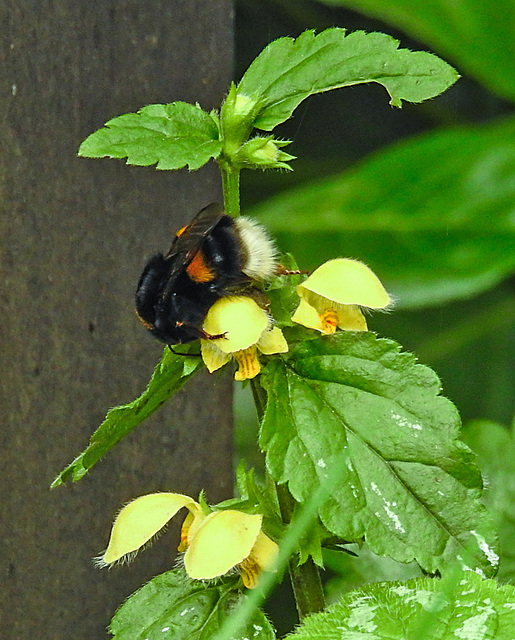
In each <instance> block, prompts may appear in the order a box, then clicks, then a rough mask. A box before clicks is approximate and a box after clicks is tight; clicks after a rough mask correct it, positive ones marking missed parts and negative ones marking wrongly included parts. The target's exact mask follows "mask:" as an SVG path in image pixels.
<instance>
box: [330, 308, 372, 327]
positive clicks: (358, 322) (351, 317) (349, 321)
mask: <svg viewBox="0 0 515 640" xmlns="http://www.w3.org/2000/svg"><path fill="white" fill-rule="evenodd" d="M336 312H337V314H338V326H339V327H340V329H344V330H345V331H367V330H368V327H367V321H366V320H365V316H364V315H363V313H362V312H361V309H360V308H359V307H357V306H356V305H354V304H345V305H341V306H338V307H337V309H336Z"/></svg>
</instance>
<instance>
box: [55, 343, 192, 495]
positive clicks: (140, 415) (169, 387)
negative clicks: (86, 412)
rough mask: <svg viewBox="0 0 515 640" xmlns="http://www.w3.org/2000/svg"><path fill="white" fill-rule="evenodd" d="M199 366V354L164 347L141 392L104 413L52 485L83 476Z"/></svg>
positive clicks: (172, 393) (181, 385) (176, 389)
mask: <svg viewBox="0 0 515 640" xmlns="http://www.w3.org/2000/svg"><path fill="white" fill-rule="evenodd" d="M201 366H202V361H201V359H200V358H193V357H190V358H188V357H185V356H179V355H176V354H173V353H172V352H171V351H170V350H169V349H165V351H164V353H163V358H162V360H161V362H160V363H159V364H158V365H157V367H156V368H155V370H154V373H153V375H152V378H151V379H150V382H149V384H148V387H147V389H146V390H145V391H144V392H143V394H142V395H141V396H140V397H139V398H137V399H136V400H134V401H133V402H130V403H129V404H126V405H123V406H121V407H115V408H114V409H111V410H110V411H109V412H108V413H107V416H106V418H105V420H104V422H102V424H101V425H100V426H99V427H98V429H97V430H96V431H95V433H94V434H93V435H92V436H91V440H90V442H89V445H88V447H87V448H86V449H85V450H84V451H83V452H82V453H81V454H80V455H79V456H78V457H77V458H75V460H74V461H73V462H72V463H71V464H69V465H68V466H67V467H65V469H63V470H62V471H61V473H60V474H59V475H58V476H57V478H56V479H55V480H54V481H53V483H52V485H51V486H52V488H53V487H57V486H59V485H61V484H63V483H64V482H66V481H67V480H69V479H71V480H73V481H74V482H76V481H77V480H80V479H81V478H83V477H84V476H85V475H86V473H87V472H88V471H89V470H90V469H91V467H93V465H95V464H96V463H97V462H98V461H99V460H100V458H102V456H103V455H105V454H106V453H107V452H108V451H109V450H110V449H112V448H113V447H114V446H115V445H116V444H117V443H118V442H120V440H122V438H124V437H125V436H126V435H127V434H129V433H130V432H131V431H132V430H133V429H134V427H137V426H138V425H139V424H141V423H142V422H143V421H144V420H146V419H147V418H148V417H149V416H150V415H151V414H152V413H154V411H156V410H157V409H159V407H160V406H161V405H162V404H164V403H165V402H166V401H167V400H168V399H169V398H170V397H171V396H172V395H174V394H175V393H177V391H179V389H181V388H182V387H183V386H184V384H185V383H186V382H187V381H188V380H189V379H190V378H191V376H192V375H194V374H195V373H197V371H199V370H200V368H201Z"/></svg>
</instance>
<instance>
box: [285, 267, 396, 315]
mask: <svg viewBox="0 0 515 640" xmlns="http://www.w3.org/2000/svg"><path fill="white" fill-rule="evenodd" d="M297 291H298V293H299V295H300V296H301V298H304V299H305V300H306V302H308V303H309V304H311V306H313V307H315V308H316V309H317V310H318V309H320V308H321V307H322V308H327V307H330V306H331V305H330V303H331V302H336V303H338V304H354V305H359V306H362V307H370V308H371V309H384V308H385V307H387V306H388V305H389V304H390V303H391V299H390V296H389V295H388V294H387V292H386V291H385V289H384V287H383V285H382V284H381V281H380V280H379V278H378V277H377V276H376V274H375V273H374V272H373V271H372V270H371V269H369V267H367V266H366V265H365V264H363V263H362V262H358V261H357V260H350V259H348V258H337V259H336V260H329V262H326V263H324V264H323V265H321V266H320V267H318V269H316V270H315V271H314V272H313V273H312V274H311V275H310V276H309V278H307V279H306V280H305V281H304V282H303V283H302V284H300V285H299V286H298V287H297Z"/></svg>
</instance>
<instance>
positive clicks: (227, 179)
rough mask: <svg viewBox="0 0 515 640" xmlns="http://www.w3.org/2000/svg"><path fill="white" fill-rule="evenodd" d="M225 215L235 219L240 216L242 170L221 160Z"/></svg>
mask: <svg viewBox="0 0 515 640" xmlns="http://www.w3.org/2000/svg"><path fill="white" fill-rule="evenodd" d="M220 171H221V173H222V186H223V193H224V208H225V213H226V214H227V215H229V216H231V217H233V218H237V217H238V216H239V215H240V169H239V168H235V167H233V166H232V165H231V164H230V163H229V162H227V161H224V160H220Z"/></svg>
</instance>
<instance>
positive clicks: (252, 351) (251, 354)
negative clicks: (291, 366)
mask: <svg viewBox="0 0 515 640" xmlns="http://www.w3.org/2000/svg"><path fill="white" fill-rule="evenodd" d="M202 328H203V330H204V331H205V332H206V333H208V334H210V335H223V336H224V337H223V338H218V339H216V340H201V353H202V359H203V360H204V364H205V365H206V367H207V368H208V370H209V372H210V373H212V372H213V371H216V370H217V369H220V367H223V365H224V364H226V363H227V362H229V360H230V359H231V358H234V359H235V360H236V362H237V363H238V370H237V371H236V373H235V375H234V378H235V379H236V380H247V379H249V378H254V377H255V376H257V374H258V373H259V372H260V370H261V366H260V364H259V359H258V355H257V354H258V351H259V352H261V353H264V354H265V355H272V354H274V353H286V352H287V351H288V343H287V342H286V340H285V338H284V336H283V333H282V331H281V330H280V329H279V328H278V327H273V326H272V321H271V318H270V316H269V315H268V313H267V312H266V311H265V310H264V309H262V308H261V307H260V306H259V305H258V304H257V302H256V301H255V300H253V299H252V298H249V297H248V296H234V297H226V298H221V299H220V300H217V301H216V302H215V303H214V304H213V306H212V307H211V308H210V309H209V311H208V313H207V316H206V319H205V321H204V324H203V326H202Z"/></svg>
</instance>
